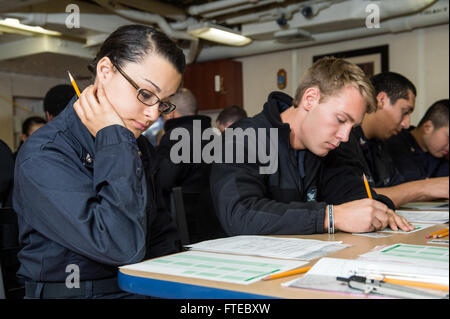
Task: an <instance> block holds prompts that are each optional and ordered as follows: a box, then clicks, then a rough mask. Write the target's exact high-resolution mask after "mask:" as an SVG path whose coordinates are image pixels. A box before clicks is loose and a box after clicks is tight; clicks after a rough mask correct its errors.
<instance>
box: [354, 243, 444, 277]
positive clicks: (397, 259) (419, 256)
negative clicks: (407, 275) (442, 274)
mask: <svg viewBox="0 0 450 319" xmlns="http://www.w3.org/2000/svg"><path fill="white" fill-rule="evenodd" d="M359 259H361V260H368V261H372V262H391V263H398V264H402V265H405V266H407V265H412V266H420V267H430V268H434V269H444V270H446V271H447V273H448V270H449V267H448V265H449V249H448V247H437V246H428V245H410V244H402V243H400V244H394V245H389V246H380V247H375V248H374V249H373V250H372V251H370V252H367V253H365V254H362V255H361V256H360V257H359Z"/></svg>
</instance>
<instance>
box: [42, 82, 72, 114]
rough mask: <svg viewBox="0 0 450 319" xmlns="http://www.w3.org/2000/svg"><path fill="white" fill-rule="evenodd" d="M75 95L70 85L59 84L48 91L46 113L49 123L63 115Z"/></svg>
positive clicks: (45, 102) (45, 103) (45, 100)
mask: <svg viewBox="0 0 450 319" xmlns="http://www.w3.org/2000/svg"><path fill="white" fill-rule="evenodd" d="M74 95H75V90H74V88H73V87H72V86H71V85H68V84H59V85H56V86H54V87H52V88H51V89H50V90H48V92H47V94H45V97H44V112H45V117H46V118H47V122H49V121H51V120H53V119H54V118H55V117H56V116H57V115H58V114H59V113H61V111H62V110H64V108H65V107H66V106H67V104H69V102H70V100H71V99H72V98H73V96H74Z"/></svg>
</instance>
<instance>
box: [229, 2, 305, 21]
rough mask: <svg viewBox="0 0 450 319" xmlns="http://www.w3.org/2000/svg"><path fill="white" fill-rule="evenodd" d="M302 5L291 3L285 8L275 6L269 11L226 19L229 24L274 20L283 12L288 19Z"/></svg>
mask: <svg viewBox="0 0 450 319" xmlns="http://www.w3.org/2000/svg"><path fill="white" fill-rule="evenodd" d="M301 7H302V5H301V4H291V5H289V6H287V7H285V8H275V9H270V10H267V11H262V12H259V13H250V14H246V15H242V16H238V17H235V18H229V19H226V20H225V23H227V24H231V25H233V24H242V23H246V22H255V21H258V22H263V21H273V20H276V19H277V18H279V17H280V16H281V15H282V14H284V15H285V16H286V18H287V19H290V18H291V16H292V14H293V13H294V12H295V11H298V10H300V8H301Z"/></svg>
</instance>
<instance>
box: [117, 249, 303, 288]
mask: <svg viewBox="0 0 450 319" xmlns="http://www.w3.org/2000/svg"><path fill="white" fill-rule="evenodd" d="M305 264H307V262H304V261H299V260H284V259H275V258H264V257H253V256H238V255H231V254H219V253H210V252H201V251H186V252H182V253H178V254H173V255H168V256H164V257H160V258H155V259H150V260H147V261H144V262H141V263H138V264H133V265H127V266H123V267H120V268H121V269H131V270H139V271H145V272H151V273H159V274H166V275H175V276H182V277H191V278H198V279H208V280H214V281H222V282H230V283H237V284H244V285H247V284H250V283H253V282H255V281H258V280H261V279H262V278H264V277H266V276H268V275H272V274H275V273H279V272H285V271H288V270H291V269H295V268H298V267H301V266H303V265H305Z"/></svg>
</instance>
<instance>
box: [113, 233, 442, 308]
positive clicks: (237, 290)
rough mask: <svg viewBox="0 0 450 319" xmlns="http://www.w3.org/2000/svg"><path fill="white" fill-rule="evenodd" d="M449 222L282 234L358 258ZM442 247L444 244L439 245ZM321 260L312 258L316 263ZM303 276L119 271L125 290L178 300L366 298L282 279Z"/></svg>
mask: <svg viewBox="0 0 450 319" xmlns="http://www.w3.org/2000/svg"><path fill="white" fill-rule="evenodd" d="M445 227H448V224H440V225H434V226H432V227H429V228H426V229H423V230H420V231H417V232H415V233H412V234H392V236H391V237H384V238H369V237H365V236H358V235H352V234H349V233H342V232H338V233H336V234H314V235H301V236H282V237H294V238H304V239H318V240H326V241H342V242H343V243H345V244H351V245H352V246H350V247H348V248H345V249H342V250H340V251H337V252H335V253H332V254H329V255H327V257H335V258H346V259H355V258H357V257H358V256H359V255H361V254H363V253H366V252H368V251H370V250H371V249H372V248H374V247H375V246H380V245H392V244H396V243H405V244H416V245H433V244H428V241H429V240H430V239H426V238H425V236H426V235H428V234H430V233H432V232H434V231H436V230H439V229H442V228H445ZM436 246H440V247H442V245H436ZM317 260H319V259H315V260H312V261H311V262H310V265H313V264H315V263H316V262H317ZM300 276H302V275H296V276H289V277H284V278H279V279H275V280H269V281H258V282H256V283H253V284H250V285H238V284H232V283H224V282H217V281H210V280H201V279H194V278H186V277H180V276H171V275H163V274H156V273H147V272H140V271H135V270H128V269H120V270H119V274H118V280H119V287H120V288H121V289H123V290H125V291H128V292H131V293H137V294H143V295H149V296H154V297H160V298H176V299H184V298H189V299H216V298H217V299H241V298H242V299H255V298H256V299H264V298H293V299H330V298H332V299H338V298H343V299H348V298H364V297H363V296H361V295H347V294H339V293H335V292H328V291H320V290H312V289H300V288H292V287H283V286H282V285H281V284H282V283H283V282H287V281H291V280H293V279H295V278H298V277H300Z"/></svg>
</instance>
